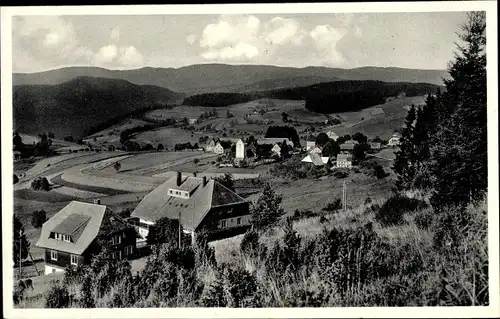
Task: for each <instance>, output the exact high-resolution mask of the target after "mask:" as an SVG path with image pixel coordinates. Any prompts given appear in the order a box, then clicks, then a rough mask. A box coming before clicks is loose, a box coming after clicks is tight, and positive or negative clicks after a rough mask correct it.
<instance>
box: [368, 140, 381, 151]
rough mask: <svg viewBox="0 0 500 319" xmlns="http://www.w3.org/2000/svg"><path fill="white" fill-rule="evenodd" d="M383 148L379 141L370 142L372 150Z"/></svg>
mask: <svg viewBox="0 0 500 319" xmlns="http://www.w3.org/2000/svg"><path fill="white" fill-rule="evenodd" d="M381 148H382V144H380V143H379V142H370V149H371V150H372V151H378V150H380V149H381Z"/></svg>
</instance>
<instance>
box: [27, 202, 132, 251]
mask: <svg viewBox="0 0 500 319" xmlns="http://www.w3.org/2000/svg"><path fill="white" fill-rule="evenodd" d="M111 215H114V217H116V218H117V219H118V220H119V221H121V222H122V224H123V225H125V222H124V221H123V220H122V219H121V218H119V217H118V216H117V215H115V214H113V213H112V212H111V211H110V210H109V209H108V208H107V207H106V206H104V205H97V204H90V203H83V202H78V201H72V202H70V203H69V204H68V205H66V206H65V207H64V208H63V209H61V210H60V211H59V212H57V213H56V214H55V215H54V216H53V217H52V218H50V219H49V220H48V221H46V222H45V223H44V224H43V226H42V231H41V234H40V238H39V239H38V242H37V243H36V245H37V246H38V247H41V248H48V249H54V250H59V251H65V252H68V253H72V254H77V255H81V254H83V253H84V252H85V250H86V249H87V248H88V247H89V245H90V244H91V243H92V242H93V241H94V239H96V237H97V236H98V235H100V230H101V226H102V224H103V221H104V220H105V219H109V218H110V217H112V216H111ZM52 232H58V233H61V234H64V235H70V236H73V241H74V242H65V241H61V240H57V239H55V238H50V234H51V233H52Z"/></svg>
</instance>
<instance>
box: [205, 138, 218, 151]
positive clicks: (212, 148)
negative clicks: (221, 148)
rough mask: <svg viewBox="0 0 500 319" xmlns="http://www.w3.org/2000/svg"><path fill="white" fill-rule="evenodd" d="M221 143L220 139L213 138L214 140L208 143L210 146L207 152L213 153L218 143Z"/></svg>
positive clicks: (207, 147) (206, 147) (206, 149)
mask: <svg viewBox="0 0 500 319" xmlns="http://www.w3.org/2000/svg"><path fill="white" fill-rule="evenodd" d="M219 141H220V140H219V139H218V138H212V139H210V141H209V142H208V144H207V145H206V146H205V152H213V151H214V148H215V146H216V145H217V143H218V142H219Z"/></svg>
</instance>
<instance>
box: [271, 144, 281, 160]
mask: <svg viewBox="0 0 500 319" xmlns="http://www.w3.org/2000/svg"><path fill="white" fill-rule="evenodd" d="M271 153H272V154H273V155H276V156H278V157H281V146H280V145H279V143H276V144H274V146H273V148H272V149H271Z"/></svg>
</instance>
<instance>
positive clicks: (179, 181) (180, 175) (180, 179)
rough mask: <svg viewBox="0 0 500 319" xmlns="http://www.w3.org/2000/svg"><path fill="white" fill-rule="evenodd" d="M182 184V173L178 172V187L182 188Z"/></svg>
mask: <svg viewBox="0 0 500 319" xmlns="http://www.w3.org/2000/svg"><path fill="white" fill-rule="evenodd" d="M181 182H182V173H181V172H177V186H181Z"/></svg>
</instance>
